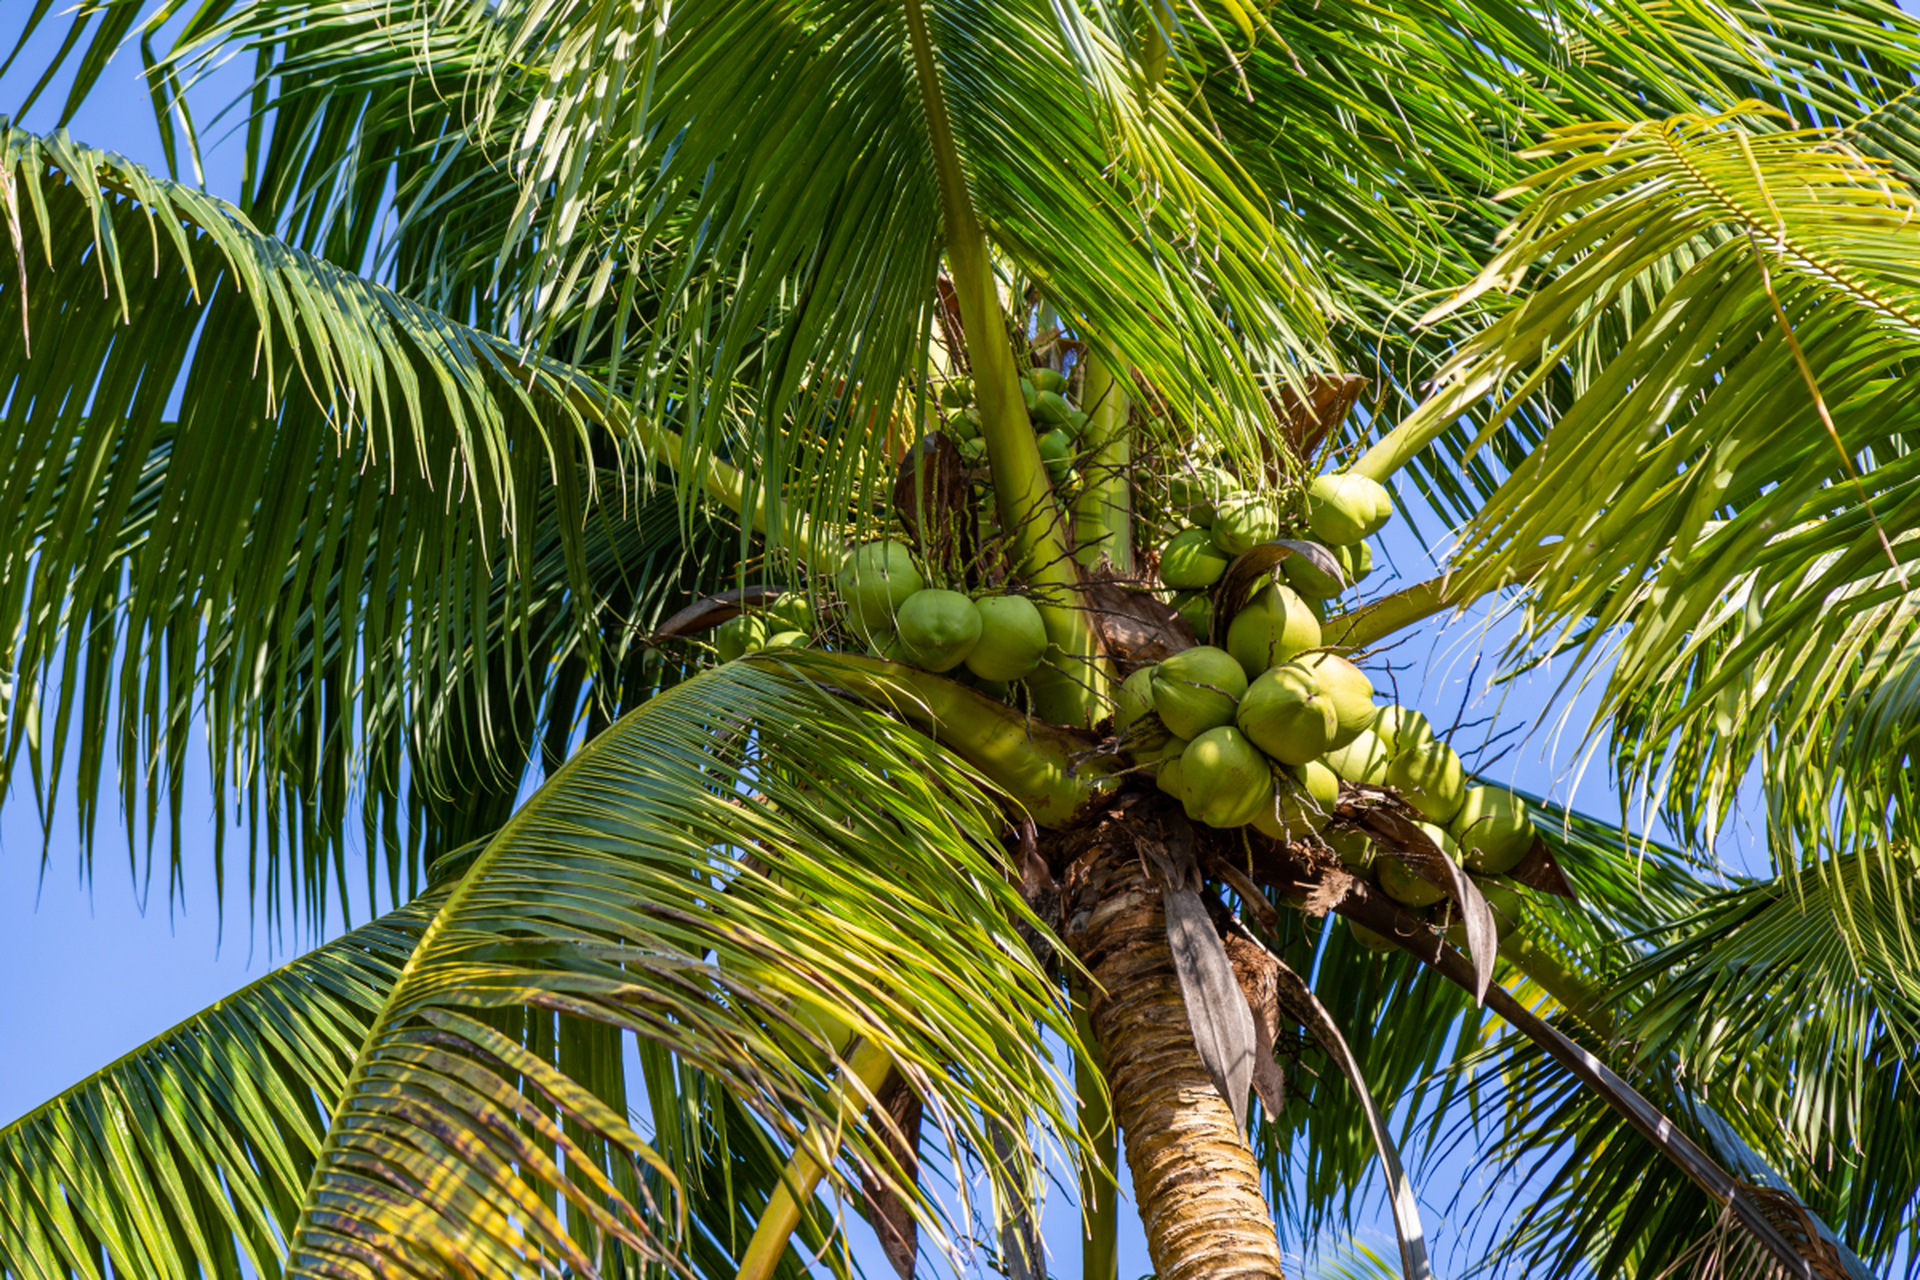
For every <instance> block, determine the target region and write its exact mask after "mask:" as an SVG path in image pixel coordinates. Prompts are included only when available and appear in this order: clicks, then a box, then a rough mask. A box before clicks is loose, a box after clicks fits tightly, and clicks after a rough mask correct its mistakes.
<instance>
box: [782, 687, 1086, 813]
mask: <svg viewBox="0 0 1920 1280" xmlns="http://www.w3.org/2000/svg"><path fill="white" fill-rule="evenodd" d="M778 660H779V659H776V658H773V657H771V656H769V657H767V658H763V659H760V661H768V662H771V661H778ZM815 663H817V664H818V665H817V666H816V665H815ZM808 670H809V672H812V671H814V670H820V671H822V672H823V673H826V674H828V675H830V678H831V679H832V680H833V681H834V682H835V683H837V684H840V685H843V686H844V687H846V688H847V689H848V690H850V691H851V692H854V693H857V694H860V695H861V696H863V697H865V698H867V699H868V700H870V701H873V702H876V703H879V704H881V705H883V706H885V707H887V708H888V709H889V710H891V711H893V712H895V713H896V714H898V715H899V716H900V717H901V718H902V719H904V720H905V721H906V722H907V723H909V724H911V725H913V726H914V727H915V728H917V729H919V730H921V731H922V732H923V733H925V734H927V736H929V737H931V738H932V739H934V741H936V742H938V743H940V745H942V746H943V747H945V748H946V749H947V750H949V751H951V752H953V753H954V754H955V755H957V756H959V757H960V758H961V759H962V760H965V761H966V762H967V763H968V764H970V765H972V766H973V767H974V768H975V769H978V770H979V771H980V773H981V774H982V775H984V776H985V777H986V778H987V780H988V781H990V782H992V783H993V784H994V785H995V786H996V787H999V788H1000V789H1001V790H1002V791H1004V792H1005V793H1006V794H1008V795H1009V796H1012V797H1013V798H1014V799H1015V800H1016V801H1018V802H1019V803H1020V804H1021V805H1022V806H1023V807H1024V808H1025V809H1026V811H1027V813H1028V814H1029V815H1030V816H1031V817H1032V818H1033V820H1034V822H1036V823H1037V824H1039V825H1040V826H1043V827H1060V826H1064V825H1065V824H1066V822H1067V821H1068V819H1070V818H1072V817H1073V815H1074V813H1075V812H1077V811H1078V810H1079V808H1080V806H1081V805H1083V804H1085V803H1086V802H1087V800H1088V798H1089V797H1091V796H1092V795H1093V794H1094V792H1095V791H1096V790H1098V789H1099V788H1100V787H1101V786H1103V785H1105V784H1106V783H1107V782H1108V781H1109V779H1108V776H1107V775H1106V774H1105V773H1104V772H1103V771H1102V769H1101V768H1100V762H1099V761H1098V760H1095V759H1084V758H1082V757H1083V756H1085V755H1086V753H1087V745H1086V743H1084V742H1083V741H1082V740H1081V739H1079V738H1076V737H1073V736H1070V735H1068V734H1064V733H1060V732H1058V731H1057V730H1050V729H1049V728H1048V726H1046V725H1037V724H1035V723H1033V722H1032V721H1031V720H1029V719H1028V718H1027V717H1026V716H1024V715H1022V714H1020V712H1019V711H1017V710H1015V709H1014V708H1012V707H1010V706H1008V705H1006V704H1005V703H1003V702H996V701H994V700H993V699H991V698H988V697H986V696H985V695H983V694H980V693H976V692H975V691H973V690H972V689H969V688H967V687H966V686H965V685H961V684H956V683H955V682H954V681H952V680H948V679H947V678H945V677H944V676H937V675H934V674H932V673H931V672H926V671H920V670H916V669H915V668H913V667H907V666H901V665H900V664H898V663H893V662H884V661H881V660H880V659H877V658H862V657H855V656H853V655H851V654H832V655H817V656H815V657H813V658H812V659H810V661H809V666H808Z"/></svg>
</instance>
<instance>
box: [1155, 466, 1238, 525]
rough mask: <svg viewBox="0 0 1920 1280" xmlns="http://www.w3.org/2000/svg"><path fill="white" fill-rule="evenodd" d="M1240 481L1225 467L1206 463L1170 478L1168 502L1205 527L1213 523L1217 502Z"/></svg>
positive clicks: (1168, 481) (1181, 513) (1168, 482)
mask: <svg viewBox="0 0 1920 1280" xmlns="http://www.w3.org/2000/svg"><path fill="white" fill-rule="evenodd" d="M1238 485H1239V481H1237V480H1235V479H1234V477H1233V473H1232V472H1230V471H1227V470H1226V469H1224V468H1222V467H1216V466H1203V467H1197V468H1195V469H1194V470H1192V471H1185V472H1181V473H1179V474H1177V475H1174V476H1171V477H1169V478H1168V480H1167V502H1168V504H1169V505H1170V506H1172V508H1173V509H1174V511H1176V512H1177V513H1179V514H1180V515H1183V516H1185V517H1186V518H1187V519H1189V520H1191V521H1193V523H1195V524H1197V525H1199V526H1201V527H1202V528H1205V527H1206V526H1208V525H1210V524H1212V523H1213V519H1214V504H1215V503H1216V502H1218V501H1219V500H1220V499H1221V498H1224V497H1225V496H1226V495H1228V494H1229V493H1232V492H1233V491H1234V489H1235V488H1236V487H1237V486H1238Z"/></svg>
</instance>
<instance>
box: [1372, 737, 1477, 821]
mask: <svg viewBox="0 0 1920 1280" xmlns="http://www.w3.org/2000/svg"><path fill="white" fill-rule="evenodd" d="M1387 785H1388V786H1390V787H1392V788H1393V789H1394V790H1395V791H1398V792H1399V793H1400V797H1401V798H1402V799H1403V800H1405V801H1406V802H1407V803H1408V804H1410V805H1412V806H1413V807H1414V808H1416V809H1418V810H1419V811H1420V812H1421V813H1422V814H1423V815H1425V816H1426V818H1427V820H1428V821H1429V822H1441V823H1445V822H1450V821H1452V820H1453V815H1455V814H1456V813H1459V812H1460V806H1461V805H1462V804H1463V803H1464V802H1465V800H1466V796H1467V775H1466V770H1465V769H1464V768H1462V767H1461V764H1460V757H1459V756H1458V755H1455V754H1454V750H1453V748H1452V747H1450V746H1448V745H1446V744H1445V743H1444V742H1425V743H1421V744H1420V745H1419V746H1417V747H1415V748H1413V750H1411V751H1402V752H1400V753H1398V754H1397V755H1395V756H1394V757H1393V763H1392V764H1390V765H1388V766H1387ZM1448 840H1449V842H1451V840H1452V837H1451V836H1449V837H1448Z"/></svg>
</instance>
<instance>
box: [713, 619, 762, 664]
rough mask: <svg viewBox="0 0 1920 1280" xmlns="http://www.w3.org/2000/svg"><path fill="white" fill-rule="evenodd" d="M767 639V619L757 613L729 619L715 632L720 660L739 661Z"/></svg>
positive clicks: (715, 644) (715, 641) (714, 642)
mask: <svg viewBox="0 0 1920 1280" xmlns="http://www.w3.org/2000/svg"><path fill="white" fill-rule="evenodd" d="M766 640H767V620H766V619H765V618H763V617H761V616H760V615H759V614H757V613H742V614H739V615H737V616H735V617H732V618H729V619H727V620H726V621H725V622H723V623H721V624H720V625H719V626H718V627H716V628H714V632H713V647H714V648H716V649H718V650H719V651H720V661H722V662H737V661H739V660H740V658H741V657H742V656H743V655H745V654H747V653H750V652H751V651H753V650H755V649H758V648H759V647H760V646H761V645H763V644H765V643H766Z"/></svg>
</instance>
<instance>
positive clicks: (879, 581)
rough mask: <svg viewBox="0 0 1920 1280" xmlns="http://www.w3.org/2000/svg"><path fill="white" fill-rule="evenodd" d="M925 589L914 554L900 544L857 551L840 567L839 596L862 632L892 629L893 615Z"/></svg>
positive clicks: (875, 545)
mask: <svg viewBox="0 0 1920 1280" xmlns="http://www.w3.org/2000/svg"><path fill="white" fill-rule="evenodd" d="M926 585H927V584H926V582H925V581H924V580H923V579H922V578H921V577H920V571H919V570H918V569H916V568H914V567H913V553H912V552H910V551H908V550H907V548H906V547H904V546H902V545H901V544H900V543H898V542H869V543H867V544H866V545H864V546H859V547H855V548H854V549H853V550H851V551H849V552H848V553H847V558H846V560H845V561H843V562H842V563H841V566H840V594H841V595H842V596H843V597H845V598H846V602H847V613H848V615H849V616H850V617H851V618H852V619H853V624H854V626H855V627H856V628H858V629H859V630H861V631H863V632H864V631H871V630H873V629H875V628H884V627H890V626H892V625H893V623H892V617H893V614H894V612H895V611H896V610H898V609H899V608H900V606H901V605H903V604H905V603H906V602H907V597H908V596H910V595H912V594H913V593H914V592H916V591H918V590H920V589H921V588H922V587H924V586H926Z"/></svg>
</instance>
